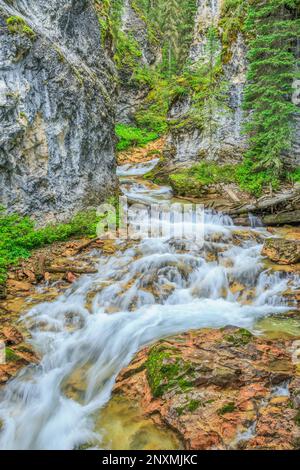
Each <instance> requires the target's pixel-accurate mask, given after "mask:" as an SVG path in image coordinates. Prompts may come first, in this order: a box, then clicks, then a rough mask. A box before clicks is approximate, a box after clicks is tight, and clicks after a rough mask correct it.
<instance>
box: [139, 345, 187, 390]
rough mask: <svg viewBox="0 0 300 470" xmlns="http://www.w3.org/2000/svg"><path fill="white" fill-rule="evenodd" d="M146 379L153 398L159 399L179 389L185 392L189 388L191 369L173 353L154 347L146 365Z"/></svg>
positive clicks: (161, 347)
mask: <svg viewBox="0 0 300 470" xmlns="http://www.w3.org/2000/svg"><path fill="white" fill-rule="evenodd" d="M146 369H147V378H148V382H149V385H150V388H151V390H152V393H153V396H154V397H161V396H162V395H163V394H164V393H166V392H167V391H169V390H171V389H173V388H177V387H179V389H180V390H182V391H183V390H187V389H188V388H189V387H191V385H192V383H191V374H193V369H192V367H191V365H190V364H189V363H188V362H185V361H183V360H182V359H181V358H180V357H179V356H178V355H175V354H174V351H171V350H169V349H166V348H165V347H163V346H160V345H157V346H154V347H153V348H152V349H151V351H150V353H149V356H148V360H147V363H146Z"/></svg>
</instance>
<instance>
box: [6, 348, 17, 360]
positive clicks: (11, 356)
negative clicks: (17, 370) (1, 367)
mask: <svg viewBox="0 0 300 470" xmlns="http://www.w3.org/2000/svg"><path fill="white" fill-rule="evenodd" d="M5 359H6V361H7V362H16V361H19V360H20V357H19V356H18V355H17V354H16V353H15V352H14V351H13V350H12V349H10V348H5Z"/></svg>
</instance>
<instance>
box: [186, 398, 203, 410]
mask: <svg viewBox="0 0 300 470" xmlns="http://www.w3.org/2000/svg"><path fill="white" fill-rule="evenodd" d="M200 405H201V402H200V401H199V400H191V401H190V402H189V404H188V406H187V409H188V411H190V412H191V413H193V412H194V411H196V410H197V409H198V408H199V407H200Z"/></svg>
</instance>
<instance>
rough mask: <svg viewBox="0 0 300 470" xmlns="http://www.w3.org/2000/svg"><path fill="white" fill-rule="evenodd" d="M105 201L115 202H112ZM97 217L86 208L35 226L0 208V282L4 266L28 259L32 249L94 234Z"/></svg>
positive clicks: (3, 275) (25, 219) (5, 269)
mask: <svg viewBox="0 0 300 470" xmlns="http://www.w3.org/2000/svg"><path fill="white" fill-rule="evenodd" d="M108 203H112V204H113V205H115V203H114V201H108ZM101 219H102V217H101V216H97V214H96V210H90V211H86V212H84V213H79V214H77V215H75V216H74V217H73V218H72V219H71V220H70V221H69V222H67V223H61V224H55V225H48V226H46V227H44V228H40V229H36V228H35V224H34V221H33V220H32V219H30V218H29V217H22V216H21V215H19V214H7V213H6V212H5V210H4V209H3V208H2V209H1V208H0V284H1V283H2V284H3V283H5V281H6V275H7V269H8V268H9V267H10V266H14V265H17V264H18V262H19V261H20V260H21V259H26V258H28V257H29V256H30V253H31V251H32V250H33V249H35V248H39V247H42V246H45V245H49V244H51V243H54V242H58V241H65V240H68V239H69V238H71V237H81V236H87V237H91V238H93V237H95V236H96V230H97V228H98V226H99V224H101ZM117 223H118V221H117ZM103 228H104V226H103Z"/></svg>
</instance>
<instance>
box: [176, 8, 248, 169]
mask: <svg viewBox="0 0 300 470" xmlns="http://www.w3.org/2000/svg"><path fill="white" fill-rule="evenodd" d="M222 4H223V0H198V11H197V15H196V21H195V31H194V39H193V43H192V45H191V48H190V55H189V60H190V61H191V63H192V64H196V63H199V62H200V63H201V62H202V63H206V62H207V61H208V60H210V57H209V55H210V52H209V50H208V34H209V30H210V28H212V27H213V28H214V29H215V30H216V32H217V35H218V45H217V47H216V48H215V49H216V50H215V51H214V52H213V54H214V56H215V57H216V56H217V55H219V56H221V57H222V56H223V57H222V75H221V82H222V83H223V86H224V90H225V91H224V99H223V101H222V102H220V103H215V104H214V108H213V109H212V111H211V113H212V116H210V118H209V119H210V120H211V121H213V127H212V128H211V127H210V126H209V123H208V119H207V120H206V122H204V123H203V126H202V127H199V126H197V125H191V124H190V122H189V125H188V126H183V127H180V128H179V129H178V128H176V127H172V126H171V132H170V135H169V138H168V141H167V147H168V154H169V155H171V157H172V160H175V162H182V161H191V160H196V161H199V159H201V158H206V159H208V160H217V161H219V162H223V161H226V162H230V161H238V160H240V159H241V156H242V153H243V150H244V148H245V138H244V137H243V136H242V134H241V128H242V121H243V112H242V108H241V106H242V96H243V88H244V86H245V83H246V71H247V59H246V54H247V51H246V46H245V41H244V38H243V36H242V34H241V33H240V32H239V33H237V34H236V35H235V37H234V38H233V39H232V41H230V44H227V45H226V57H225V58H224V52H225V48H224V44H222V39H220V38H222V34H223V32H224V29H225V28H228V24H227V25H224V23H223V21H222V20H223V11H222ZM229 27H230V24H229ZM191 107H192V103H191V97H190V96H188V97H185V99H184V100H181V101H177V102H176V103H175V104H174V106H173V107H172V109H171V110H170V116H169V117H170V121H171V123H172V120H175V121H176V120H177V121H178V120H183V119H184V118H185V116H186V115H187V114H188V113H189V112H190V110H191Z"/></svg>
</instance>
